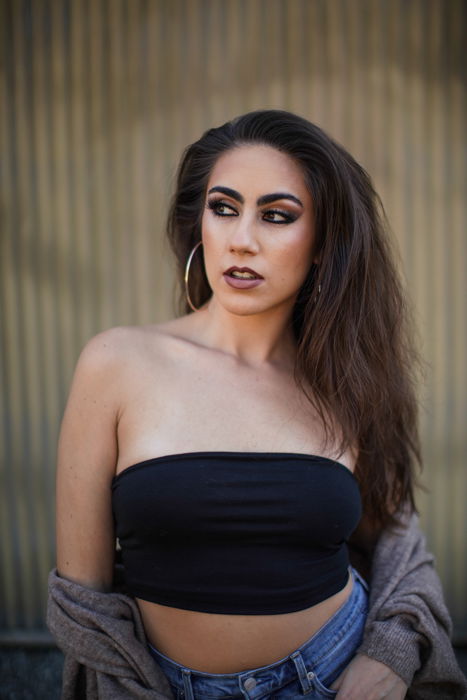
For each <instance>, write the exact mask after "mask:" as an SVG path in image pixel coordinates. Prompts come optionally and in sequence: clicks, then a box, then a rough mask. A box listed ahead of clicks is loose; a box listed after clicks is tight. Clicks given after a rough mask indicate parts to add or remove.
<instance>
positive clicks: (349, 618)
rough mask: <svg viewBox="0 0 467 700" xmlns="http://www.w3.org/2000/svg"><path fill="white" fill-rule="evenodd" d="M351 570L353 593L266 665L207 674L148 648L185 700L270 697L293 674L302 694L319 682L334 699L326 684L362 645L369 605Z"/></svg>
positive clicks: (361, 582) (364, 586)
mask: <svg viewBox="0 0 467 700" xmlns="http://www.w3.org/2000/svg"><path fill="white" fill-rule="evenodd" d="M351 573H352V575H353V586H352V591H351V593H350V595H349V597H348V598H347V600H346V601H345V602H344V603H343V605H342V606H341V607H340V608H339V609H338V610H337V611H336V612H335V613H334V615H332V617H331V618H330V619H329V620H328V621H327V622H326V623H325V624H324V625H323V626H322V627H320V629H319V630H318V631H317V632H316V633H315V634H314V635H313V636H312V637H311V638H310V639H308V640H307V641H306V642H304V643H303V644H302V645H301V646H300V647H298V648H297V649H295V651H293V652H292V653H291V654H289V655H288V656H286V657H284V658H283V659H280V660H279V661H276V662H274V663H272V664H269V665H267V666H261V667H259V668H254V669H251V670H248V671H239V672H237V673H228V674H217V673H205V672H203V671H197V670H194V669H190V668H188V667H186V666H183V665H182V664H179V663H177V662H176V661H173V660H172V659H169V658H168V657H167V656H165V655H164V654H162V653H161V652H160V651H158V650H157V649H155V648H154V647H152V646H151V645H149V648H150V651H151V653H152V655H153V657H154V659H155V661H156V662H157V663H158V664H159V665H160V667H161V668H162V670H163V672H164V673H165V675H166V676H167V678H168V680H169V682H170V683H171V685H172V686H175V687H178V688H182V689H184V691H185V692H184V697H185V698H187V700H191V699H192V698H195V699H196V698H197V697H202V698H206V699H207V698H216V697H217V698H219V697H228V696H231V697H244V698H248V699H251V700H253V699H254V700H256V699H257V698H258V699H259V698H265V697H270V695H269V694H270V693H274V691H275V690H277V689H278V688H280V687H282V686H284V685H286V684H287V683H288V682H289V681H291V680H292V679H294V678H298V679H299V681H300V685H301V688H302V691H303V693H304V694H305V695H307V694H308V693H310V692H311V691H312V690H313V688H314V687H316V684H318V686H319V688H320V690H321V691H323V690H324V691H325V693H329V694H328V695H327V694H325V697H333V696H334V695H335V692H334V691H326V688H325V687H324V685H327V684H329V683H331V682H332V681H333V680H335V678H337V676H338V675H339V673H341V671H342V670H343V668H344V667H345V666H346V665H347V663H348V662H349V660H350V658H351V657H352V656H353V653H354V651H355V649H356V648H357V646H358V645H359V644H360V639H361V636H362V632H363V624H364V620H365V617H366V612H367V607H368V595H367V591H368V586H367V584H366V582H365V581H364V580H363V579H362V577H361V576H360V574H359V573H358V572H357V571H356V570H355V569H351ZM323 684H324V685H323ZM278 697H279V696H278Z"/></svg>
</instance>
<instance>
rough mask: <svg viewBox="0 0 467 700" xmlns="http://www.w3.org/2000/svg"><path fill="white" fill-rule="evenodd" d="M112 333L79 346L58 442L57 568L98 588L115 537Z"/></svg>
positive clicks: (107, 576)
mask: <svg viewBox="0 0 467 700" xmlns="http://www.w3.org/2000/svg"><path fill="white" fill-rule="evenodd" d="M118 368H119V350H118V332H117V333H116V332H115V331H107V332H105V333H101V334H100V335H98V336H96V337H95V338H93V339H92V340H91V341H90V342H89V343H88V344H87V345H86V347H85V348H84V350H83V351H82V353H81V356H80V358H79V361H78V364H77V367H76V371H75V374H74V378H73V382H72V386H71V390H70V395H69V398H68V402H67V406H66V409H65V413H64V417H63V421H62V426H61V431H60V438H59V444H58V462H57V523H56V524H57V569H58V572H59V574H60V575H62V576H64V577H66V578H69V579H71V580H74V581H77V582H78V583H81V584H83V585H85V586H88V587H91V588H95V589H98V590H106V589H108V588H109V587H110V585H111V582H112V573H113V559H114V550H115V535H114V527H113V517H112V505H111V483H112V477H113V475H114V473H115V465H116V462H117V456H118V444H117V421H118V413H119V406H120V398H121V397H120V396H119V391H120V389H119V381H118V377H119V374H120V373H119V371H118Z"/></svg>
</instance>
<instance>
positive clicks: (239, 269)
mask: <svg viewBox="0 0 467 700" xmlns="http://www.w3.org/2000/svg"><path fill="white" fill-rule="evenodd" d="M234 270H237V271H238V272H249V273H250V274H252V275H254V276H255V277H256V279H260V280H262V279H264V277H263V276H262V275H260V274H259V273H258V272H256V271H255V270H252V269H251V267H237V266H236V265H234V266H233V267H229V269H228V270H226V271H225V272H224V275H230V273H231V272H233V271H234Z"/></svg>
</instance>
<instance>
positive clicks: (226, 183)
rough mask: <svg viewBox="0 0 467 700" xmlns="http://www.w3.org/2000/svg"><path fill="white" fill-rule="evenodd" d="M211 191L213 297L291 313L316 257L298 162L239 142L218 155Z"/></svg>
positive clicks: (242, 310)
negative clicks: (237, 145)
mask: <svg viewBox="0 0 467 700" xmlns="http://www.w3.org/2000/svg"><path fill="white" fill-rule="evenodd" d="M206 192H207V194H206V202H205V209H204V213H203V218H202V238H203V251H204V262H205V267H206V273H207V277H208V280H209V283H210V285H211V289H212V290H213V295H214V299H215V301H216V302H219V303H220V304H222V305H223V306H224V307H225V308H226V309H227V310H229V311H230V312H232V313H236V314H241V315H248V314H255V313H262V312H265V311H268V310H270V309H273V308H278V307H283V308H284V310H285V311H289V312H290V313H291V311H292V308H293V305H294V302H295V299H296V296H297V293H298V291H299V289H300V287H301V285H302V284H303V282H304V281H305V278H306V276H307V274H308V271H309V269H310V266H311V264H312V263H313V262H315V259H314V244H315V230H314V214H313V203H312V199H311V195H310V193H309V191H308V189H307V187H306V185H305V182H304V178H303V175H302V171H301V169H300V166H299V165H298V164H297V163H296V162H295V161H294V160H293V159H292V158H290V156H288V155H286V154H284V153H281V152H280V151H277V150H276V149H275V148H271V147H270V146H263V145H254V146H253V145H252V146H239V147H237V148H233V149H232V150H230V151H227V152H226V153H224V154H223V155H222V156H221V157H220V158H219V159H218V161H217V162H216V165H215V166H214V168H213V170H212V172H211V175H210V178H209V182H208V186H207V190H206Z"/></svg>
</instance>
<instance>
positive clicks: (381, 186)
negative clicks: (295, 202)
mask: <svg viewBox="0 0 467 700" xmlns="http://www.w3.org/2000/svg"><path fill="white" fill-rule="evenodd" d="M465 12H466V8H465V3H463V2H462V0H451V1H450V2H449V3H446V2H443V0H430V1H426V0H411V2H410V3H407V2H405V0H170V1H169V0H151V2H147V1H145V0H131V2H130V1H129V0H100V1H99V2H94V1H93V0H79V1H78V0H67V2H63V1H62V0H38V1H37V2H32V1H31V0H22V1H17V2H15V1H14V0H2V1H1V2H0V13H1V15H0V24H1V29H0V31H1V32H2V36H1V43H2V47H3V48H2V51H3V60H2V67H1V97H2V100H1V107H0V109H1V114H0V116H1V123H0V127H1V132H0V134H1V168H2V178H1V183H0V186H1V206H2V219H3V221H2V227H1V239H0V245H1V248H0V254H1V259H0V274H1V277H0V301H1V306H2V312H1V319H0V321H1V327H0V330H1V339H2V355H1V361H2V378H1V379H2V385H1V389H2V391H1V399H0V402H1V403H0V406H1V408H0V410H1V417H2V428H1V430H2V438H1V471H0V480H1V482H0V485H1V491H0V524H1V533H0V547H1V549H0V567H1V570H0V595H1V598H2V600H1V603H0V611H1V612H0V627H1V628H3V629H34V628H37V627H39V626H41V625H42V624H43V616H44V601H45V580H46V574H47V571H48V569H49V568H50V567H51V566H52V565H53V561H54V544H53V543H54V533H53V488H54V487H53V484H54V462H55V444H56V439H57V433H58V428H59V422H60V417H61V414H62V411H63V406H64V401H65V397H66V394H67V390H68V386H69V382H70V378H71V374H72V370H73V366H74V364H75V361H76V358H77V354H78V352H79V349H80V347H81V346H82V345H83V343H84V342H85V341H86V340H87V339H88V338H89V337H90V336H91V335H92V334H94V333H96V332H97V331H99V330H101V329H103V328H106V327H109V326H112V325H116V324H129V323H147V322H157V321H158V320H162V319H164V318H167V317H169V316H170V315H171V313H172V300H173V292H172V280H173V272H172V263H171V261H170V259H169V257H168V251H167V245H166V243H165V242H164V238H163V227H164V219H165V213H166V209H167V203H168V197H169V193H170V191H171V189H172V185H173V178H174V173H175V167H176V163H177V160H178V157H179V155H180V153H181V150H182V149H183V147H184V146H185V145H186V144H187V143H189V142H190V141H192V140H194V139H195V138H196V137H197V136H198V135H199V134H200V133H201V132H202V131H203V130H204V129H206V128H208V127H209V126H211V125H213V124H216V123H220V122H222V121H225V120H226V119H228V118H230V117H232V116H233V115H235V114H239V113H241V112H244V111H247V110H249V109H256V108H261V107H279V108H285V109H290V110H292V111H296V112H298V113H300V114H303V115H304V116H306V117H308V118H309V119H311V120H312V121H315V122H317V123H319V124H320V125H321V126H323V127H324V128H325V129H326V130H328V131H329V132H330V133H331V134H332V135H334V136H335V137H336V138H337V139H338V140H340V141H342V142H343V143H344V145H345V146H347V147H348V148H349V150H350V151H351V152H352V153H354V154H355V156H356V157H357V159H359V160H360V161H361V162H362V163H363V164H364V165H365V166H366V167H367V169H368V170H369V171H370V173H372V175H373V178H374V180H375V183H376V186H377V189H378V190H379V191H380V193H381V195H382V198H383V201H384V202H385V205H386V210H387V212H388V215H389V219H390V221H391V223H392V227H393V229H394V232H395V235H396V237H397V239H398V242H399V246H400V250H401V257H402V261H403V268H404V272H405V275H406V278H407V284H408V287H409V291H410V293H411V295H412V297H413V299H414V302H415V308H416V314H417V320H418V323H419V326H420V329H421V338H422V343H423V352H424V355H425V357H426V358H427V360H428V362H429V367H428V371H427V382H426V385H425V387H424V389H423V390H422V392H421V393H422V399H423V403H424V411H423V416H422V434H423V440H424V447H425V458H426V470H425V477H424V478H425V482H426V483H427V485H428V486H429V488H430V493H429V494H427V495H423V496H421V507H422V514H423V520H424V523H425V526H426V530H427V533H428V537H429V541H430V544H431V546H432V547H433V549H434V550H435V553H436V555H437V560H438V568H439V571H440V574H441V577H442V579H443V581H444V584H445V590H446V597H447V599H448V602H449V605H450V608H451V611H452V613H453V617H454V621H455V624H456V630H457V634H458V636H464V637H465V636H466V635H467V620H466V607H467V606H466V604H465V603H466V601H465V593H464V590H465V582H466V579H467V553H466V548H465V542H464V536H465V532H466V531H467V527H466V525H467V522H466V520H467V515H466V509H465V506H464V503H465V496H466V493H467V488H466V487H467V476H466V473H465V469H464V465H465V460H466V431H465V415H466V405H465V404H466V396H465V392H464V391H463V388H464V387H465V385H466V368H465V356H466V353H467V347H466V345H467V342H466V341H467V337H466V336H467V333H466V319H465V312H464V307H463V303H464V300H465V291H466V290H465V273H464V269H465V262H466V240H465V236H464V229H465V209H464V207H463V199H462V197H463V189H464V185H465V132H464V126H463V125H464V124H465V69H464V64H463V52H462V49H463V43H462V28H463V26H465Z"/></svg>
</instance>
